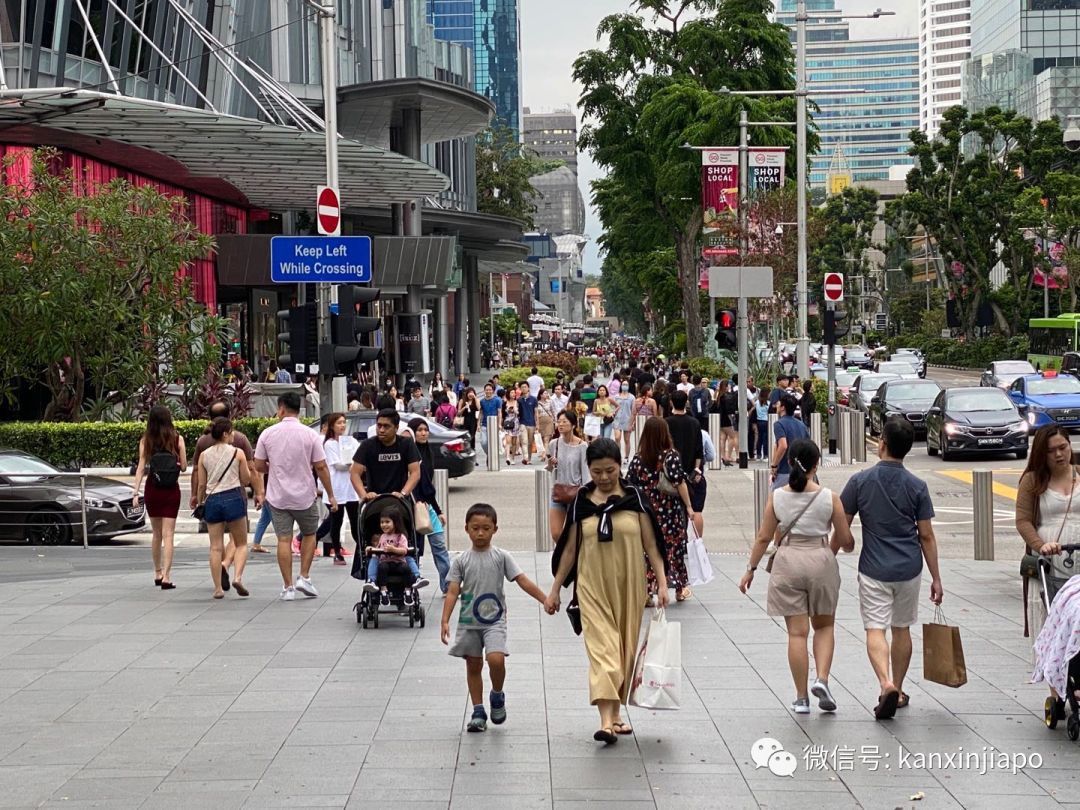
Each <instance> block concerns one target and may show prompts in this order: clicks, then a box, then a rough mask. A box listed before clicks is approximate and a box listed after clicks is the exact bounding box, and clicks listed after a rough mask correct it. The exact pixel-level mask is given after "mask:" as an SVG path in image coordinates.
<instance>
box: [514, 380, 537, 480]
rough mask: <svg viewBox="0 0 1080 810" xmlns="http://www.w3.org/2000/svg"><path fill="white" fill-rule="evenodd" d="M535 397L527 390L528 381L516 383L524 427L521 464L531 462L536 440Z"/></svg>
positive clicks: (519, 412)
mask: <svg viewBox="0 0 1080 810" xmlns="http://www.w3.org/2000/svg"><path fill="white" fill-rule="evenodd" d="M537 404H538V402H537V399H536V397H534V396H533V395H532V393H531V392H530V390H529V383H528V381H527V380H523V381H522V382H521V383H519V384H518V414H519V415H520V417H521V426H522V427H523V428H525V447H524V448H522V452H521V455H522V461H521V463H522V464H531V463H532V454H533V447H534V442H535V441H536V406H537Z"/></svg>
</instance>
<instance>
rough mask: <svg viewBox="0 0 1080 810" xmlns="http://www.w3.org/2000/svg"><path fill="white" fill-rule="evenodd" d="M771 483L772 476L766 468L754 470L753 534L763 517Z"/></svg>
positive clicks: (755, 532) (758, 527) (759, 526)
mask: <svg viewBox="0 0 1080 810" xmlns="http://www.w3.org/2000/svg"><path fill="white" fill-rule="evenodd" d="M771 484H772V476H771V474H770V473H769V471H768V470H754V534H757V532H758V530H759V529H760V528H761V522H762V520H764V519H765V504H766V503H768V501H769V486H770V485H771Z"/></svg>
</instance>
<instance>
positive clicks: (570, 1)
mask: <svg viewBox="0 0 1080 810" xmlns="http://www.w3.org/2000/svg"><path fill="white" fill-rule="evenodd" d="M918 5H919V4H918V2H917V0H892V2H889V0H837V3H836V6H837V8H840V9H842V10H843V11H845V12H848V13H850V14H866V13H869V12H871V11H874V10H875V9H877V8H882V9H885V10H893V11H896V16H895V17H887V18H881V19H878V20H851V36H852V38H861V37H867V38H869V37H878V38H882V37H889V36H896V37H901V36H915V35H916V34H917V33H918ZM629 8H630V3H629V2H628V0H521V40H522V41H521V56H522V76H521V85H522V93H521V103H522V106H524V107H530V108H531V109H532V110H533V111H534V112H543V111H549V110H553V109H555V108H557V107H575V108H576V106H577V100H578V97H579V96H580V94H581V88H580V87H577V86H575V84H574V82H573V80H572V78H571V75H570V74H571V70H572V65H573V63H574V60H575V59H576V58H577V56H578V54H580V53H581V52H582V51H586V50H589V49H590V48H595V47H597V42H596V26H597V24H598V23H599V22H600V20H601V19H603V18H604V17H606V16H607V15H609V14H620V13H623V12H626V11H628V10H629ZM580 126H581V117H580V113H579V115H578V127H580ZM578 175H579V178H580V182H581V193H582V194H584V195H585V201H586V204H588V203H589V197H590V194H589V182H590V181H591V180H594V179H596V178H597V177H599V176H601V170H600V169H599V168H598V167H597V166H596V165H595V164H594V163H593V162H592V160H591V159H590V158H589V156H588V154H585V153H582V154H581V156H580V157H579V159H578ZM600 232H601V227H600V221H599V219H597V217H596V214H595V212H594V211H593V210H592V206H591V205H589V211H588V216H587V217H586V221H585V233H586V235H588V236H589V237H590V239H591V240H592V241H590V243H589V246H588V248H587V249H586V254H585V272H586V273H591V274H597V275H598V274H599V273H600V260H599V257H598V254H597V249H596V242H595V240H596V238H597V237H598V236H599V235H600Z"/></svg>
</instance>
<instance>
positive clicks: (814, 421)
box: [810, 411, 825, 454]
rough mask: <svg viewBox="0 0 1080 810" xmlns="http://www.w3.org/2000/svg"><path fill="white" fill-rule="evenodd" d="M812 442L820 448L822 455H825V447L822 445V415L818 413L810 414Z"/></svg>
mask: <svg viewBox="0 0 1080 810" xmlns="http://www.w3.org/2000/svg"><path fill="white" fill-rule="evenodd" d="M810 440H811V441H812V442H813V443H814V444H816V445H817V446H818V449H819V450H820V451H821V452H822V454H824V453H825V445H823V444H822V443H821V442H822V435H821V414H820V413H817V412H816V411H815V412H814V413H812V414H810Z"/></svg>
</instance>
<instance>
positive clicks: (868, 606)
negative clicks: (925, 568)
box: [859, 574, 922, 630]
mask: <svg viewBox="0 0 1080 810" xmlns="http://www.w3.org/2000/svg"><path fill="white" fill-rule="evenodd" d="M921 588H922V575H921V574H920V575H919V576H917V577H915V578H914V579H907V580H901V581H900V582H881V581H880V580H877V579H873V578H871V577H868V576H864V575H863V574H859V612H860V613H861V614H862V621H863V628H865V629H866V630H885V629H886V628H889V627H911V625H913V624H915V623H916V622H918V620H919V591H920V589H921Z"/></svg>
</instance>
